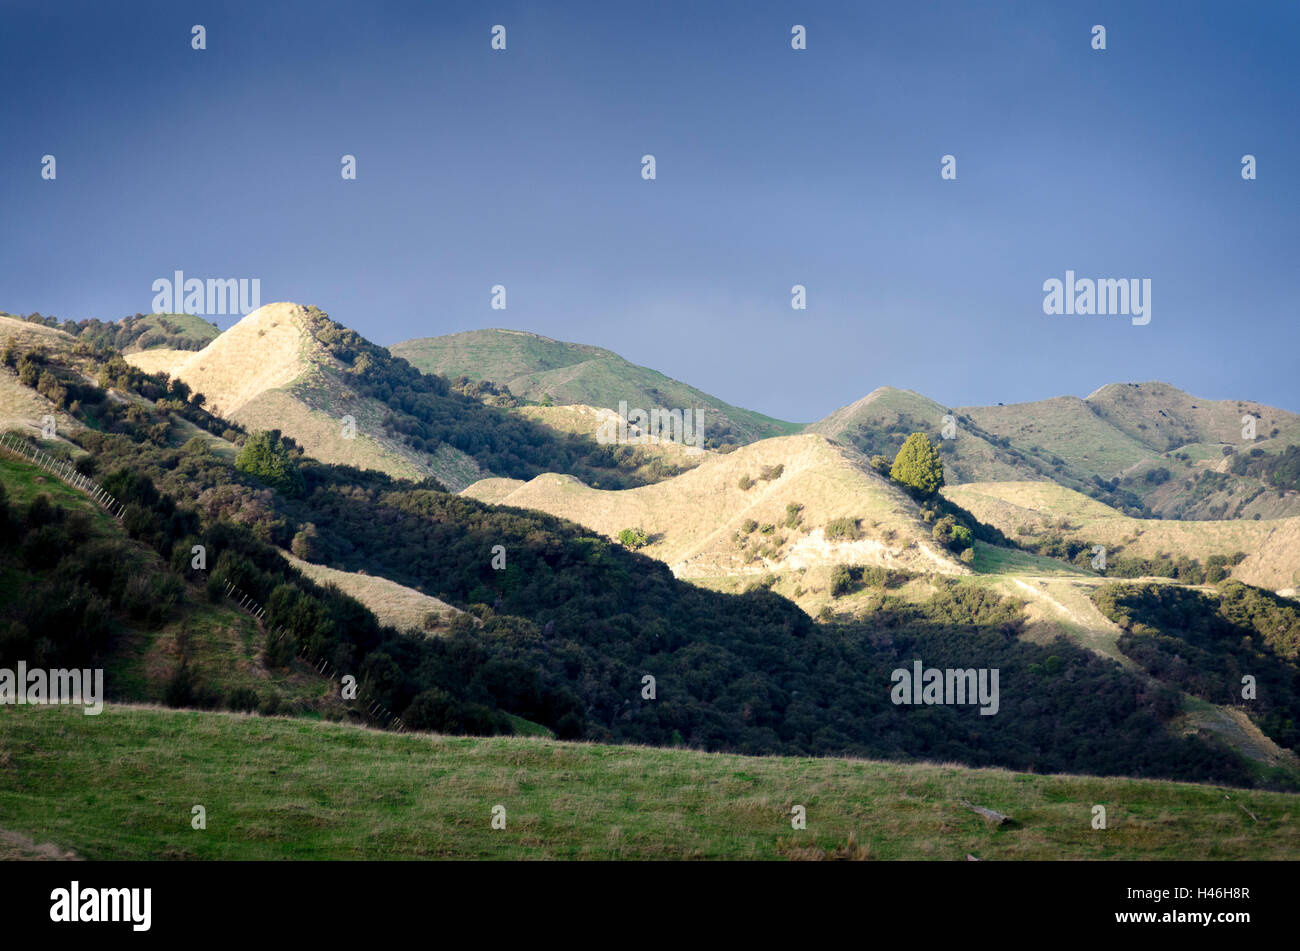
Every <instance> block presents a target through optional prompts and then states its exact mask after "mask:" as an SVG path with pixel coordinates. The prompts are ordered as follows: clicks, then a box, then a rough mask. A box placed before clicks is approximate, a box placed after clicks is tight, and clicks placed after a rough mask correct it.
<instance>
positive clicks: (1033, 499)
mask: <svg viewBox="0 0 1300 951" xmlns="http://www.w3.org/2000/svg"><path fill="white" fill-rule="evenodd" d="M943 494H944V496H945V497H947V498H949V499H951V500H952V501H954V502H956V503H957V504H958V505H960V506H962V507H963V508H964V509H966V510H967V511H969V512H970V513H971V514H972V515H974V516H975V517H976V518H978V519H979V520H980V521H982V522H985V523H987V524H989V525H993V526H995V527H996V528H998V529H999V530H1000V531H1002V532H1003V533H1004V534H1005V535H1007V536H1008V537H1010V538H1016V539H1018V540H1020V541H1021V542H1022V543H1025V544H1040V543H1042V542H1044V541H1047V540H1048V539H1050V538H1051V537H1053V536H1054V537H1056V538H1057V539H1062V540H1065V541H1067V542H1073V543H1074V544H1075V545H1077V546H1078V548H1079V549H1080V550H1081V551H1082V550H1086V551H1087V553H1088V558H1087V559H1084V560H1085V561H1087V560H1088V559H1090V558H1091V557H1092V547H1093V546H1094V545H1103V546H1105V547H1106V556H1107V560H1108V561H1109V562H1111V563H1112V564H1114V563H1116V562H1117V561H1118V560H1121V559H1126V558H1127V559H1144V560H1150V561H1154V562H1160V561H1171V560H1174V559H1179V558H1182V559H1185V560H1197V561H1200V562H1202V563H1205V562H1207V561H1208V559H1210V558H1211V557H1214V556H1218V557H1219V558H1224V559H1229V560H1230V559H1231V558H1232V557H1233V556H1235V555H1236V554H1237V553H1239V552H1240V553H1242V555H1243V560H1242V561H1240V563H1237V564H1235V565H1232V566H1231V567H1230V568H1228V567H1226V566H1225V570H1227V571H1229V573H1230V574H1231V576H1232V577H1234V578H1236V579H1238V580H1239V581H1244V582H1246V583H1247V584H1252V585H1256V586H1259V587H1263V588H1267V589H1269V590H1283V589H1292V590H1294V589H1295V588H1297V587H1300V517H1296V516H1292V517H1290V518H1283V519H1267V520H1265V519H1260V520H1250V519H1246V520H1243V519H1228V520H1215V521H1191V520H1186V519H1137V518H1132V517H1130V516H1127V515H1125V514H1124V513H1123V512H1119V511H1116V510H1115V509H1113V508H1111V507H1110V506H1108V505H1105V504H1103V503H1101V502H1098V501H1097V500H1095V499H1091V498H1089V497H1087V496H1085V495H1082V494H1080V493H1078V492H1072V491H1071V490H1069V489H1066V488H1063V487H1061V486H1058V485H1053V484H1052V483H1050V482H977V483H971V484H967V485H956V486H949V487H947V488H945V489H944V490H943ZM1156 571H1158V569H1155V568H1153V571H1152V572H1148V573H1156Z"/></svg>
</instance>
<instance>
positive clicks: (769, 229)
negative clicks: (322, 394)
mask: <svg viewBox="0 0 1300 951" xmlns="http://www.w3.org/2000/svg"><path fill="white" fill-rule="evenodd" d="M195 24H201V25H203V26H204V27H205V30H206V47H207V48H206V49H204V50H195V49H192V46H191V43H192V26H193V25H195ZM498 24H500V25H502V26H504V27H505V29H506V34H505V36H506V49H505V50H493V49H492V48H491V41H492V28H493V27H494V26H495V25H498ZM795 24H799V25H802V26H804V27H805V29H806V36H807V48H806V49H803V50H794V49H792V48H791V30H792V27H793V26H794V25H795ZM1094 25H1102V26H1104V27H1105V29H1106V49H1105V50H1095V49H1093V48H1092V46H1093V27H1094ZM1298 46H1300V4H1296V3H1294V2H1291V0H1286V2H1274V3H1255V2H1251V3H1240V4H1233V3H1226V2H1224V3H1196V2H1180V3H1161V4H1156V3H1144V2H1123V3H1106V2H1097V3H1074V2H1070V3H991V4H981V5H978V6H977V5H975V4H970V3H965V2H953V3H919V2H918V3H897V4H878V3H870V4H869V3H862V2H857V3H832V2H825V0H806V2H784V3H770V2H761V0H750V2H744V3H729V2H707V0H697V2H690V3H675V2H654V3H630V2H622V0H617V2H605V3H577V2H562V0H556V2H548V3H537V2H522V3H508V2H478V3H443V2H421V3H401V2H389V3H381V2H370V3H333V2H329V0H313V2H310V3H275V4H264V3H260V2H258V3H189V2H183V0H182V2H157V3H143V2H131V0H123V2H120V3H112V4H104V3H102V2H95V3H84V4H83V3H60V2H57V0H0V63H3V64H4V92H3V93H2V94H0V140H2V141H3V148H0V310H4V311H8V312H11V313H19V314H27V313H31V312H33V311H39V312H40V313H43V314H54V315H57V316H59V317H61V318H74V319H80V318H84V317H99V318H101V319H105V320H107V319H119V318H121V317H123V316H125V315H128V314H134V313H137V312H149V311H150V310H151V309H152V306H153V298H154V291H153V282H154V281H155V280H157V279H159V278H170V277H171V276H172V274H173V272H174V271H176V270H181V271H183V272H184V273H185V275H186V276H187V277H199V278H247V279H252V278H257V279H259V280H260V282H261V285H260V286H261V301H262V303H270V302H272V301H282V300H291V301H296V302H298V303H302V304H314V305H316V306H318V307H320V308H321V309H322V310H324V311H326V312H327V313H328V314H329V315H330V316H331V317H332V318H334V319H335V320H337V321H339V322H341V323H343V324H345V325H347V326H349V327H353V328H355V329H356V330H358V331H359V332H361V333H362V334H364V335H365V336H366V337H368V338H370V339H372V340H374V341H375V342H377V343H380V344H385V345H388V344H393V343H396V342H398V341H401V340H405V339H409V338H412V337H420V336H434V335H439V334H446V333H454V332H457V331H462V330H473V329H478V328H484V327H508V328H513V329H522V330H529V331H533V332H535V333H540V334H544V335H546V336H549V337H554V338H557V339H560V340H570V341H577V342H581V343H589V344H595V345H598V346H602V347H607V348H609V349H611V350H613V351H615V352H617V353H619V354H621V355H622V356H624V357H626V358H627V359H629V360H631V361H633V362H634V363H639V364H642V365H645V366H649V367H653V368H654V369H657V370H660V371H662V372H664V373H666V374H668V375H669V376H672V377H676V378H678V379H680V380H684V381H685V382H688V383H690V384H692V385H694V386H697V387H699V388H700V389H703V390H705V391H707V392H709V393H712V394H713V395H715V396H717V397H719V398H721V399H724V400H726V401H728V402H731V403H733V404H736V405H740V406H745V407H748V408H751V409H756V410H759V411H761V412H764V413H767V414H769V415H772V416H776V417H779V418H783V419H789V420H794V421H800V422H803V421H811V420H814V419H817V418H820V417H822V416H824V415H826V414H827V413H829V412H830V411H832V410H833V409H835V408H836V407H839V406H841V405H844V404H847V403H849V402H852V401H853V400H855V399H858V398H859V397H861V396H863V395H865V394H866V393H868V392H870V391H871V390H872V389H874V388H875V387H877V386H880V385H886V384H887V385H892V386H896V387H902V388H907V389H912V390H917V391H919V392H922V393H925V394H926V395H927V396H930V397H932V398H933V399H936V400H938V401H939V402H941V403H944V404H945V405H948V406H962V405H983V404H991V403H997V402H1007V403H1010V402H1019V401H1026V400H1034V399H1042V398H1047V397H1051V396H1057V395H1063V394H1074V395H1077V396H1086V395H1087V394H1088V393H1090V392H1091V391H1093V390H1094V389H1096V388H1098V387H1100V386H1102V385H1103V384H1105V383H1109V382H1129V381H1131V382H1139V381H1145V380H1164V381H1167V382H1170V383H1173V384H1174V385H1176V386H1179V387H1181V388H1183V389H1185V390H1187V391H1189V392H1191V393H1193V394H1195V395H1197V396H1200V397H1203V398H1207V399H1227V398H1233V399H1252V400H1258V401H1261V402H1263V403H1266V404H1269V405H1274V406H1279V407H1281V408H1284V409H1289V410H1293V411H1300V382H1298V378H1300V374H1297V364H1298V363H1300V361H1298V359H1297V355H1298V353H1300V348H1298V347H1297V343H1300V320H1298V318H1300V303H1298V302H1300V294H1297V287H1296V284H1297V281H1298V280H1300V266H1297V252H1298V251H1300V239H1298V237H1297V228H1298V224H1297V211H1298V210H1300V180H1298V179H1297V175H1296V169H1297V164H1298V162H1300V156H1298V155H1297V145H1298V144H1300V109H1298V108H1297V102H1296V99H1297V91H1298V90H1300V56H1297V47H1298ZM646 154H651V155H653V156H654V157H655V172H656V177H655V178H654V179H653V180H646V179H644V178H643V177H642V156H643V155H646ZM1246 154H1251V155H1254V156H1255V157H1256V163H1257V165H1256V169H1257V178H1256V179H1255V180H1251V181H1247V180H1244V179H1243V177H1242V174H1241V171H1242V156H1243V155H1246ZM46 155H53V156H54V157H55V161H56V166H55V170H56V177H55V178H54V179H53V180H48V179H45V178H43V177H42V167H43V166H42V162H43V157H44V156H46ZM344 155H353V156H355V159H356V179H355V180H344V178H343V176H342V175H341V161H342V156H344ZM945 155H951V156H953V157H954V158H955V160H956V178H955V179H953V180H945V179H944V178H942V177H941V174H940V172H941V160H942V157H943V156H945ZM1067 270H1070V271H1073V272H1075V274H1076V276H1077V278H1084V277H1087V278H1093V279H1100V278H1109V279H1132V278H1137V279H1149V280H1150V282H1151V301H1150V306H1151V310H1150V316H1151V320H1150V322H1149V323H1147V324H1145V325H1135V324H1134V323H1133V322H1132V321H1131V320H1130V319H1128V318H1125V317H1114V316H1054V315H1053V316H1049V315H1046V314H1044V312H1043V301H1044V297H1045V292H1044V282H1045V281H1048V280H1050V279H1053V278H1055V279H1057V280H1064V279H1065V274H1066V271H1067ZM498 284H499V285H503V286H504V287H505V288H506V309H505V310H494V309H492V307H491V301H492V293H491V292H492V287H493V286H494V285H498ZM796 284H800V285H803V286H804V287H805V288H806V300H807V307H806V309H805V310H795V309H793V308H792V307H791V299H792V293H791V288H792V287H793V286H794V285H796ZM215 319H216V321H217V323H218V324H219V325H220V326H222V327H225V326H228V325H229V324H230V323H232V322H233V321H234V319H236V318H233V317H216V318H215Z"/></svg>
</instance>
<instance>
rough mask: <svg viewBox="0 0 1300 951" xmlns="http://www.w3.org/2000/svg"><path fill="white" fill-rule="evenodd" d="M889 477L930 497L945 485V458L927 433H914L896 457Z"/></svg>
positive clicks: (915, 491) (921, 494) (923, 496)
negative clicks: (940, 454) (941, 456)
mask: <svg viewBox="0 0 1300 951" xmlns="http://www.w3.org/2000/svg"><path fill="white" fill-rule="evenodd" d="M889 477H890V478H891V479H893V480H894V481H895V482H898V483H901V484H902V485H905V486H907V487H908V488H909V489H911V490H912V491H913V492H914V493H916V494H917V495H919V496H920V497H921V498H929V497H930V496H932V495H934V493H936V492H938V491H939V488H940V487H941V486H942V485H943V460H942V459H940V458H939V450H938V449H937V448H936V447H935V445H934V443H932V442H930V437H929V436H927V435H926V434H925V433H912V435H910V436H908V437H907V441H906V442H904V443H903V447H902V448H901V449H899V450H898V455H897V456H895V457H894V465H893V467H892V468H891V469H890V470H889Z"/></svg>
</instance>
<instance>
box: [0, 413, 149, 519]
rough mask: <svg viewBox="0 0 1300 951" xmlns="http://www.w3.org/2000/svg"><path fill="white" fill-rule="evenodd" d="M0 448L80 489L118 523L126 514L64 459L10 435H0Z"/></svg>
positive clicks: (123, 506) (120, 506)
mask: <svg viewBox="0 0 1300 951" xmlns="http://www.w3.org/2000/svg"><path fill="white" fill-rule="evenodd" d="M0 447H3V448H5V449H7V450H9V451H10V452H12V453H14V454H15V455H18V456H22V457H23V458H24V459H26V460H27V461H28V462H31V463H34V464H36V465H37V466H40V468H42V469H44V470H45V471H46V472H48V473H50V475H52V476H54V477H56V478H58V479H59V480H61V481H62V482H65V483H67V484H68V485H70V486H72V487H73V488H74V489H80V490H81V491H82V492H85V493H86V494H87V495H88V496H90V498H91V499H92V500H93V501H94V503H95V504H96V505H98V506H99V507H100V508H101V509H103V510H104V511H105V512H107V513H108V514H109V515H111V516H113V518H115V519H117V520H118V521H119V522H120V521H122V516H123V515H125V514H126V506H125V505H123V504H122V503H121V502H119V501H118V500H117V499H115V498H113V496H111V495H109V494H108V493H107V492H105V491H104V489H103V487H102V486H100V485H99V483H97V482H92V481H91V480H90V479H87V478H86V477H85V476H84V475H82V474H81V473H80V472H78V471H77V468H76V466H74V465H73V464H72V463H71V462H68V460H66V459H59V458H58V457H56V456H51V455H50V454H49V453H47V452H45V451H44V450H42V449H38V448H37V447H35V446H33V445H32V444H31V443H29V442H27V441H26V440H24V439H20V438H19V437H17V436H14V435H11V434H10V433H0Z"/></svg>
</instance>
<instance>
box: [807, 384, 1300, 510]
mask: <svg viewBox="0 0 1300 951" xmlns="http://www.w3.org/2000/svg"><path fill="white" fill-rule="evenodd" d="M1247 416H1250V417H1253V418H1254V420H1255V438H1254V439H1253V440H1247V439H1245V438H1243V418H1244V417H1247ZM945 428H946V431H947V432H948V433H949V438H945V437H944V435H943V434H944V432H945ZM805 431H806V432H816V433H821V434H822V435H825V436H827V437H828V438H831V439H836V440H839V441H842V442H845V443H847V444H849V445H853V446H855V447H856V448H857V449H859V450H860V451H861V452H863V453H865V454H867V455H875V454H884V455H886V456H888V457H890V458H892V457H893V454H894V453H895V452H897V449H898V446H899V445H901V443H902V441H903V439H904V438H906V436H907V435H908V434H909V433H911V432H925V433H928V434H930V436H931V438H932V439H933V440H934V441H935V442H936V444H937V445H938V446H939V450H940V452H941V454H942V458H943V460H944V469H945V475H946V477H947V483H948V484H949V485H961V484H966V483H976V482H979V483H985V482H1053V483H1056V484H1057V485H1060V486H1063V487H1065V488H1067V489H1071V490H1074V491H1076V492H1082V493H1084V494H1087V495H1089V496H1091V497H1093V498H1096V499H1099V500H1101V501H1103V502H1106V503H1107V504H1109V505H1111V506H1113V507H1115V508H1117V509H1120V510H1121V511H1124V512H1126V513H1128V514H1130V515H1134V516H1138V517H1159V518H1173V519H1184V518H1185V519H1200V520H1207V519H1224V518H1228V519H1251V518H1265V519H1269V518H1281V517H1286V516H1292V515H1300V492H1297V491H1295V487H1291V488H1290V490H1289V491H1288V487H1287V486H1282V487H1279V486H1277V485H1275V484H1271V483H1267V482H1265V481H1263V480H1261V479H1260V478H1257V477H1255V476H1253V475H1251V474H1250V473H1249V471H1248V469H1243V467H1241V466H1237V467H1236V469H1237V470H1242V471H1236V470H1234V467H1233V465H1232V462H1233V457H1234V456H1236V455H1238V454H1241V455H1243V456H1246V455H1248V456H1251V457H1258V456H1260V455H1261V454H1263V455H1270V454H1279V453H1281V452H1283V450H1285V449H1286V447H1287V446H1289V445H1294V444H1297V443H1300V415H1297V414H1295V413H1289V412H1286V411H1284V410H1279V409H1275V408H1272V407H1268V406H1263V405H1261V404H1259V403H1254V402H1251V401H1247V400H1220V401H1212V400H1202V399H1198V398H1197V397H1194V396H1191V395H1190V394H1187V393H1184V392H1183V391H1181V390H1179V389H1177V388H1176V387H1173V386H1170V385H1168V384H1165V383H1124V384H1109V385H1107V386H1103V387H1101V388H1100V389H1098V390H1097V391H1096V392H1094V393H1092V394H1090V395H1089V396H1088V397H1086V398H1084V399H1080V398H1078V397H1074V396H1059V397H1053V398H1050V399H1044V400H1037V401H1034V402H1029V403H1013V404H1009V405H1005V406H1003V405H998V406H960V407H951V408H949V407H944V406H942V405H941V404H939V403H936V402H934V401H933V400H930V399H929V398H927V397H925V396H923V395H921V394H919V393H914V392H912V391H910V390H897V389H894V388H892V387H879V388H877V389H876V390H873V391H872V392H871V393H869V394H868V395H867V396H865V397H863V398H862V399H860V400H858V401H857V402H855V403H851V404H849V405H848V406H845V407H841V408H840V409H838V410H836V411H835V412H833V413H831V414H830V415H828V416H826V417H825V418H824V419H822V420H819V421H818V422H816V423H812V424H810V425H809V426H808V427H807V428H806V429H805Z"/></svg>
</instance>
